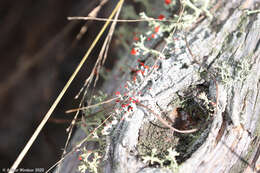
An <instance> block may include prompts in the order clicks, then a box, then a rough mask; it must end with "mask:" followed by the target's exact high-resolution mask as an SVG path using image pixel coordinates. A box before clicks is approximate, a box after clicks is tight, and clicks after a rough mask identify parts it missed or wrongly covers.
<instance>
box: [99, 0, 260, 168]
mask: <svg viewBox="0 0 260 173" xmlns="http://www.w3.org/2000/svg"><path fill="white" fill-rule="evenodd" d="M246 2H247V4H246V5H245V4H243V1H242V0H240V1H239V0H237V1H224V2H222V3H221V7H220V8H219V9H218V10H217V12H216V13H215V14H214V16H215V18H214V19H213V20H208V19H205V20H203V21H202V22H200V23H199V24H197V26H196V27H195V28H194V29H193V30H191V31H189V32H188V33H187V41H188V43H189V45H190V46H189V47H190V50H191V51H192V54H193V55H194V56H195V57H196V59H197V61H199V62H200V64H203V67H201V66H200V65H198V64H196V63H194V57H192V56H191V54H190V53H189V51H188V48H187V44H186V43H185V41H184V35H185V33H184V31H178V33H177V34H178V36H179V37H180V40H179V41H176V43H175V45H174V46H173V47H171V48H172V49H178V51H177V52H175V53H173V54H171V55H170V57H169V58H167V59H161V60H160V61H159V65H160V68H158V69H156V70H155V71H154V73H151V74H148V75H147V76H146V77H145V78H144V79H143V80H140V81H139V82H137V83H135V84H134V85H133V86H132V89H134V90H136V91H141V92H142V95H141V96H139V97H138V99H139V100H140V102H141V103H142V104H144V105H146V106H148V107H149V108H151V109H152V110H153V111H154V112H155V113H157V114H161V112H162V110H165V111H168V110H169V109H171V107H169V105H170V103H171V102H172V101H173V100H174V99H176V93H183V92H185V91H186V90H188V89H189V88H190V87H191V86H198V85H201V84H203V83H208V95H209V96H210V97H211V99H212V100H215V101H217V105H216V106H217V108H216V109H215V113H214V115H213V117H212V121H211V122H210V124H209V125H207V127H206V128H204V131H203V132H202V133H201V135H200V137H199V138H198V139H197V140H198V141H197V143H201V145H200V146H199V147H198V148H195V146H192V147H193V148H192V147H191V148H190V149H189V150H190V151H192V152H191V153H192V154H191V156H190V157H189V158H187V160H185V161H184V162H182V164H181V165H180V167H179V172H185V173H187V172H189V173H193V172H194V173H197V172H212V173H218V172H243V171H244V170H245V171H248V172H250V171H255V170H256V165H257V164H256V162H257V157H258V155H259V151H258V150H257V147H259V142H257V141H259V135H260V127H259V126H260V123H259V114H260V100H259V99H260V95H259V89H260V88H259V87H260V70H259V69H260V56H259V55H260V48H259V44H260V13H255V14H251V15H247V14H246V11H245V10H242V9H241V8H242V7H245V6H246V7H247V8H257V7H258V9H259V1H253V0H252V1H246ZM162 46H163V45H159V46H158V45H157V49H158V50H160V48H161V47H162ZM128 60H129V59H128ZM122 61H125V60H122ZM153 62H154V61H153V60H152V57H149V56H148V57H147V58H146V63H147V64H152V63H153ZM124 63H127V64H131V65H135V64H134V63H133V62H127V61H126V62H124ZM184 66H185V68H183V67H184ZM201 68H202V69H207V70H206V72H208V74H209V73H212V74H214V75H215V76H216V81H217V82H216V83H215V82H214V80H213V79H212V78H211V77H210V76H209V75H208V76H206V77H204V78H202V77H201V75H202V73H201V71H200V70H201ZM204 72H205V71H204ZM118 73H119V71H118V69H115V70H114V74H118ZM127 79H129V75H127V74H126V75H123V76H121V78H120V80H118V81H112V83H113V84H112V85H111V81H110V82H109V81H108V83H107V84H106V85H105V88H106V91H107V92H108V93H112V92H113V91H114V88H115V85H116V84H118V83H124V82H125V81H126V80H127ZM148 88H149V89H148ZM154 119H156V118H155V116H153V115H152V114H151V113H150V112H149V111H148V110H147V109H145V108H144V107H142V106H137V107H136V108H135V109H134V112H133V113H132V114H131V118H130V120H124V121H120V123H119V124H118V125H117V127H116V128H115V130H114V131H113V134H112V135H111V137H110V138H109V139H108V141H109V142H108V144H109V146H108V150H107V160H106V166H105V168H104V172H107V173H110V172H116V173H137V172H138V173H155V172H158V173H159V172H160V173H162V172H169V170H165V169H160V168H149V166H148V165H147V164H144V163H143V162H142V161H141V159H140V158H139V157H138V153H137V149H136V146H137V145H138V142H139V138H140V136H139V134H140V133H139V132H140V129H141V128H142V127H143V125H144V124H145V123H146V122H147V121H153V120H154ZM193 150H195V151H193ZM258 160H259V159H258ZM258 162H259V161H258ZM258 164H259V163H258Z"/></svg>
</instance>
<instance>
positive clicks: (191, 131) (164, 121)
mask: <svg viewBox="0 0 260 173" xmlns="http://www.w3.org/2000/svg"><path fill="white" fill-rule="evenodd" d="M137 105H139V106H141V107H144V108H145V109H147V110H148V111H149V112H150V113H152V114H153V115H155V116H156V118H157V119H158V120H159V121H160V122H161V123H162V124H163V125H165V126H166V127H168V128H170V129H171V130H172V131H173V132H179V133H193V132H196V131H197V129H191V130H179V129H176V128H174V127H172V126H171V125H169V124H168V122H167V121H166V120H164V119H163V118H162V117H161V116H160V115H158V114H157V113H155V112H154V111H153V110H152V109H150V108H148V106H145V105H143V104H142V103H140V102H138V103H137Z"/></svg>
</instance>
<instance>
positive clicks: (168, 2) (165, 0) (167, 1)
mask: <svg viewBox="0 0 260 173" xmlns="http://www.w3.org/2000/svg"><path fill="white" fill-rule="evenodd" d="M171 2H172V1H171V0H164V3H165V4H166V5H169V4H170V3H171Z"/></svg>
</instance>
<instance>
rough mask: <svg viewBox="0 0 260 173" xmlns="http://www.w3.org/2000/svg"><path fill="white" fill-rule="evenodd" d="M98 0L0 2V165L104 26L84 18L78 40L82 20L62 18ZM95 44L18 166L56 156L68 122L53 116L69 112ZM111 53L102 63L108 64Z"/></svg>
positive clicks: (105, 11)
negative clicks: (82, 33)
mask: <svg viewBox="0 0 260 173" xmlns="http://www.w3.org/2000/svg"><path fill="white" fill-rule="evenodd" d="M99 2H100V1H98V0H77V1H75V0H66V1H62V0H55V1H54V0H38V1H35V0H22V1H21V0H12V1H10V0H9V1H8V0H1V1H0V53H1V54H0V56H1V63H0V74H1V77H0V113H1V121H0V139H1V142H0V168H10V167H11V165H12V164H13V162H14V161H15V159H16V158H17V156H18V154H19V153H20V152H21V150H22V149H23V147H24V146H25V144H26V143H27V141H28V140H29V138H30V137H31V135H32V134H33V132H34V131H35V129H36V128H37V126H38V125H39V123H40V121H41V120H42V119H43V116H44V115H45V113H46V112H47V111H48V109H49V108H50V106H51V104H52V103H53V102H54V100H55V99H56V97H57V96H58V94H59V92H60V91H61V89H62V88H63V86H64V85H65V83H66V81H67V80H68V79H69V77H70V75H71V74H72V73H73V71H74V70H75V68H76V66H77V65H78V63H79V62H80V60H81V58H82V57H83V55H84V54H85V52H86V51H87V49H88V47H89V46H90V44H91V43H92V41H93V40H94V38H95V36H96V35H97V32H98V31H99V30H100V28H101V26H102V25H103V23H100V22H99V23H97V22H87V25H88V31H87V33H86V34H84V35H83V37H82V38H81V39H80V40H78V39H76V36H77V34H78V33H79V31H80V29H81V27H82V26H83V25H85V24H86V22H85V21H68V20H67V17H68V16H87V14H88V13H89V12H90V11H91V10H92V9H93V8H94V7H96V6H97V5H98V4H99ZM116 2H117V1H109V2H108V3H107V4H106V5H105V6H104V7H103V8H102V9H101V11H100V13H99V15H98V16H99V17H107V16H109V13H110V12H111V11H112V9H113V7H114V6H115V3H116ZM103 39H104V38H103ZM100 43H102V40H101V42H100ZM100 46H101V44H99V45H98V46H97V48H95V50H94V51H93V53H92V54H91V56H90V57H89V59H88V60H87V62H86V63H85V65H84V66H83V68H82V69H81V71H80V72H79V74H78V75H77V77H76V79H75V80H74V82H73V83H72V85H71V87H70V88H69V90H68V91H67V93H66V94H65V96H64V98H63V99H62V100H61V102H60V104H59V105H58V107H57V108H56V109H55V112H54V113H53V114H52V116H51V119H50V121H48V123H47V124H46V125H45V127H44V128H43V130H42V132H41V133H40V135H39V136H38V137H37V139H36V141H35V142H34V144H33V146H32V148H31V149H30V150H29V152H28V153H27V155H26V157H25V158H24V159H23V161H22V163H21V164H20V166H19V167H20V168H37V167H38V168H45V170H47V168H49V167H50V166H52V165H53V164H54V163H55V162H56V161H58V159H59V158H60V156H61V153H62V148H63V147H64V145H65V141H66V138H67V134H66V131H65V130H66V128H67V127H68V126H69V123H66V122H63V123H57V121H55V120H60V119H62V120H66V119H67V120H71V119H72V118H73V117H74V114H65V113H64V112H65V111H66V110H68V109H70V108H75V107H77V106H78V100H75V99H74V96H75V95H76V94H77V93H78V91H79V89H80V88H81V87H82V85H83V82H84V80H85V79H86V77H87V76H88V74H89V73H90V71H91V69H92V68H91V67H92V66H93V64H94V63H95V60H96V58H97V55H98V51H99V48H100ZM111 49H112V50H113V46H112V48H111ZM112 52H113V51H112ZM112 55H113V53H112V54H110V55H109V57H108V58H109V59H108V61H107V62H108V63H107V64H106V68H112V64H113V61H114V60H113V58H112Z"/></svg>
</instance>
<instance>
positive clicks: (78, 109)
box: [66, 97, 120, 114]
mask: <svg viewBox="0 0 260 173" xmlns="http://www.w3.org/2000/svg"><path fill="white" fill-rule="evenodd" d="M119 98H120V97H115V98H112V99H109V100H106V101H103V102H100V103H97V104H94V105H90V106H86V107H81V108H76V109H70V110H67V111H66V113H67V114H68V113H72V112H77V111H82V110H87V109H90V108H94V107H97V106H99V105H103V104H106V103H109V102H112V101H114V100H116V99H119Z"/></svg>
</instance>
